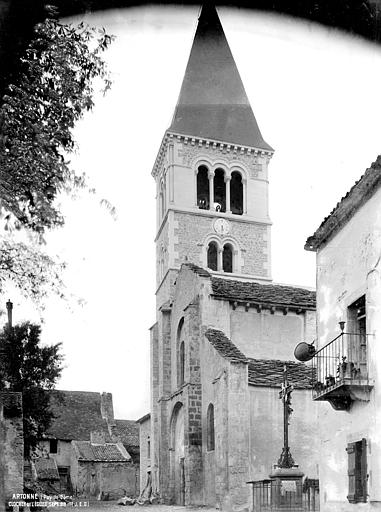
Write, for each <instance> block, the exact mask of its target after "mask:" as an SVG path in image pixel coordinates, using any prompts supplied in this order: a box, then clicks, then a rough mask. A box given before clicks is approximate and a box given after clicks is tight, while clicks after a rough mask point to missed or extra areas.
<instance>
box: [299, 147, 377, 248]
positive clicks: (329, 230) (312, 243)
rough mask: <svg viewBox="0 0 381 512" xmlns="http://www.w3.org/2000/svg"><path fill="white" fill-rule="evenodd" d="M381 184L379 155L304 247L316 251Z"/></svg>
mask: <svg viewBox="0 0 381 512" xmlns="http://www.w3.org/2000/svg"><path fill="white" fill-rule="evenodd" d="M380 185H381V155H379V156H378V157H377V160H376V161H375V162H373V163H372V165H371V166H370V168H369V169H367V170H366V171H365V173H364V174H363V175H362V176H361V178H360V179H359V180H358V181H356V183H355V184H354V185H353V187H352V188H351V189H350V191H349V192H348V193H347V194H346V195H345V196H344V197H343V198H342V199H341V201H340V202H339V203H337V205H336V207H335V208H334V209H333V210H332V211H331V213H330V214H329V215H328V217H326V218H325V219H324V220H323V222H322V223H321V224H320V226H319V227H318V229H317V230H316V231H315V233H314V234H313V235H312V236H310V237H309V238H308V239H307V241H306V244H305V246H304V248H305V249H306V250H307V251H316V250H317V249H319V247H320V246H321V244H323V243H325V242H326V241H327V240H328V239H329V238H330V237H331V236H332V235H334V234H335V233H336V232H337V231H338V230H339V229H340V228H341V227H342V226H343V225H345V224H346V223H347V222H348V221H349V220H350V219H351V218H352V217H353V215H354V214H355V213H356V211H357V210H358V209H359V208H360V207H361V206H362V205H363V204H364V203H365V202H366V201H367V200H368V199H369V198H370V197H371V196H372V195H373V194H374V192H375V191H376V190H377V188H378V187H380Z"/></svg>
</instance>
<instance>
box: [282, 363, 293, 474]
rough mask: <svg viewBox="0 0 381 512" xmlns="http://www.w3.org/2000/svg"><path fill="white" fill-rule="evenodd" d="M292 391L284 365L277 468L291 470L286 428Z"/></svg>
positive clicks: (291, 459) (291, 464)
mask: <svg viewBox="0 0 381 512" xmlns="http://www.w3.org/2000/svg"><path fill="white" fill-rule="evenodd" d="M293 389H294V387H293V386H292V385H291V384H289V382H288V378H287V366H286V365H284V367H283V383H282V389H281V391H280V392H279V398H280V400H282V402H283V449H282V453H281V455H280V457H279V460H278V466H279V467H280V468H292V467H293V466H294V465H295V462H294V459H293V458H292V455H291V452H290V447H289V446H288V426H289V418H290V416H291V413H292V409H291V393H292V391H293Z"/></svg>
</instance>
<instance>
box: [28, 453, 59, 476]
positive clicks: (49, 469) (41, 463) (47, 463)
mask: <svg viewBox="0 0 381 512" xmlns="http://www.w3.org/2000/svg"><path fill="white" fill-rule="evenodd" d="M34 466H35V468H36V472H37V478H38V479H39V480H59V479H60V477H59V474H58V469H57V464H56V461H55V460H54V459H50V458H49V459H43V458H40V459H35V460H34Z"/></svg>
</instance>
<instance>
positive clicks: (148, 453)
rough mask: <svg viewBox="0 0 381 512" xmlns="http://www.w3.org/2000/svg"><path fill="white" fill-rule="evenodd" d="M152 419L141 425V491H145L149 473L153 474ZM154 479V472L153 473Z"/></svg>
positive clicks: (142, 422)
mask: <svg viewBox="0 0 381 512" xmlns="http://www.w3.org/2000/svg"><path fill="white" fill-rule="evenodd" d="M151 429H152V426H151V418H150V417H148V418H147V419H146V420H144V421H141V422H140V424H139V446H140V459H139V460H140V491H143V489H144V487H145V486H146V483H147V475H148V472H151V457H152V455H153V454H152V448H153V446H152V439H151V437H152V434H151ZM151 477H152V472H151Z"/></svg>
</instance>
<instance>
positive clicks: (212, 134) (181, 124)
mask: <svg viewBox="0 0 381 512" xmlns="http://www.w3.org/2000/svg"><path fill="white" fill-rule="evenodd" d="M169 131H170V132H175V133H178V134H181V135H188V136H192V137H204V138H209V139H215V140H218V141H222V142H229V143H233V144H237V145H244V146H249V147H253V148H258V149H264V150H270V151H272V148H271V146H269V145H268V144H267V143H266V142H265V141H264V140H263V137H262V135H261V132H260V130H259V127H258V124H257V121H256V119H255V116H254V113H253V111H252V109H251V106H250V103H249V100H248V98H247V95H246V92H245V89H244V86H243V83H242V80H241V77H240V75H239V72H238V69H237V66H236V64H235V62H234V58H233V55H232V53H231V51H230V48H229V44H228V42H227V40H226V36H225V34H224V30H223V28H222V25H221V22H220V19H219V17H218V14H217V11H216V8H215V7H214V5H213V4H210V3H206V4H204V6H203V7H202V10H201V14H200V17H199V20H198V26H197V30H196V34H195V37H194V41H193V46H192V49H191V53H190V57H189V61H188V64H187V68H186V71H185V75H184V79H183V84H182V87H181V91H180V96H179V99H178V102H177V105H176V109H175V113H174V116H173V119H172V124H171V126H170V128H169Z"/></svg>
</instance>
